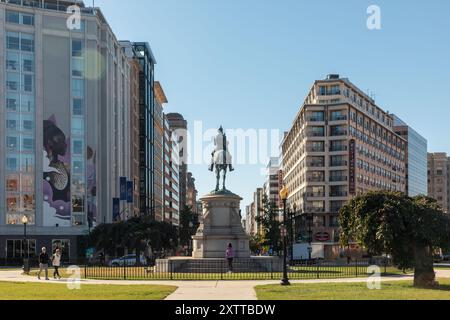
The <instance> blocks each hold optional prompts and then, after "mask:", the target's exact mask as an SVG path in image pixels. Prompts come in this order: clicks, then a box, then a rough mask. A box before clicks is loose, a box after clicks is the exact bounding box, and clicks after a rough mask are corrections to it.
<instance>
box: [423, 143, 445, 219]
mask: <svg viewBox="0 0 450 320" xmlns="http://www.w3.org/2000/svg"><path fill="white" fill-rule="evenodd" d="M428 196H429V197H431V198H434V199H436V200H437V202H438V203H439V205H440V206H441V207H442V209H443V210H444V211H445V212H450V158H449V157H448V156H447V154H446V153H443V152H439V153H429V154H428Z"/></svg>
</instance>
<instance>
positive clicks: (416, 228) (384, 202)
mask: <svg viewBox="0 0 450 320" xmlns="http://www.w3.org/2000/svg"><path fill="white" fill-rule="evenodd" d="M340 225H341V244H342V245H343V246H346V245H348V243H349V242H352V241H355V242H357V243H359V244H361V245H362V246H363V247H365V248H366V249H367V251H368V253H369V254H370V255H380V254H391V255H392V257H393V262H394V264H395V265H396V266H397V267H398V268H399V269H406V268H414V285H415V286H417V287H430V286H434V285H435V284H436V282H435V273H434V269H433V251H434V248H436V247H440V246H443V245H446V244H448V242H449V232H450V229H449V228H450V217H449V215H447V214H444V213H443V212H442V210H441V209H440V208H439V206H438V204H437V203H436V201H435V200H433V199H431V198H428V197H424V196H420V197H416V198H409V197H407V196H406V195H404V194H403V193H393V192H370V193H367V194H364V195H361V196H358V197H356V198H354V199H353V200H351V201H350V202H349V203H348V204H347V205H345V206H344V207H343V208H342V209H341V211H340Z"/></svg>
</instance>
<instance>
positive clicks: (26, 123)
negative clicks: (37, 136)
mask: <svg viewBox="0 0 450 320" xmlns="http://www.w3.org/2000/svg"><path fill="white" fill-rule="evenodd" d="M33 129H34V122H33V121H32V120H23V130H26V131H31V130H33Z"/></svg>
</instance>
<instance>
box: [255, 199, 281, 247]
mask: <svg viewBox="0 0 450 320" xmlns="http://www.w3.org/2000/svg"><path fill="white" fill-rule="evenodd" d="M262 202H263V213H262V215H260V216H259V217H257V218H256V221H257V222H258V223H259V224H261V227H262V231H263V232H262V233H263V234H262V238H263V239H262V244H263V245H267V246H269V247H272V248H273V250H274V252H279V251H280V249H281V230H280V227H281V222H280V221H279V219H278V215H279V212H278V210H277V209H276V207H275V204H274V203H273V202H270V201H269V199H268V198H267V195H264V197H263V201H262Z"/></svg>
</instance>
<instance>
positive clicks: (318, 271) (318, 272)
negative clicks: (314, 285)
mask: <svg viewBox="0 0 450 320" xmlns="http://www.w3.org/2000/svg"><path fill="white" fill-rule="evenodd" d="M319 264H320V260H319V259H317V279H319V278H320V270H319Z"/></svg>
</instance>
